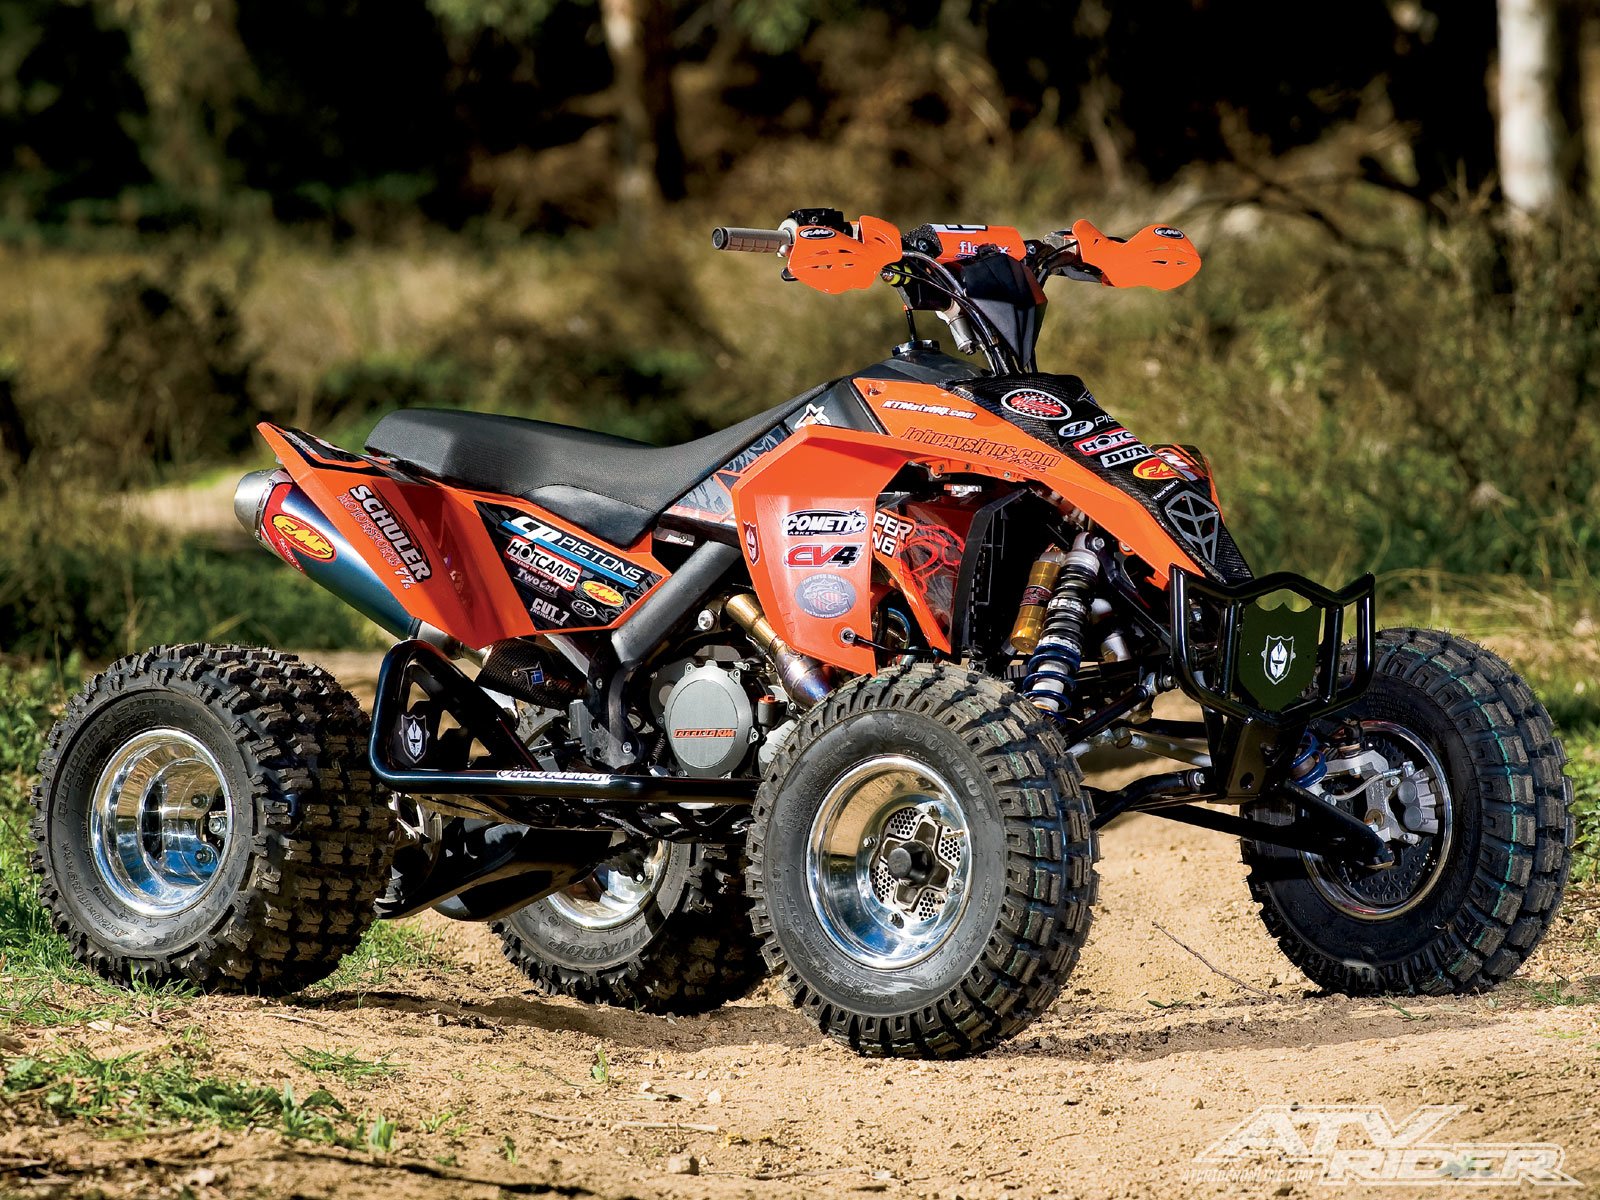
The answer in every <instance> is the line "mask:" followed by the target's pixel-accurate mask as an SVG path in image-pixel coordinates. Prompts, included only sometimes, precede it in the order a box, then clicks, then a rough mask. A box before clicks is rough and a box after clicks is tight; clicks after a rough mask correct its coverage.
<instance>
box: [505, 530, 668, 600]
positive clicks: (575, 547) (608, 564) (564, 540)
mask: <svg viewBox="0 0 1600 1200" xmlns="http://www.w3.org/2000/svg"><path fill="white" fill-rule="evenodd" d="M505 527H506V528H507V529H508V530H510V531H511V532H512V533H514V534H516V535H517V536H518V537H522V538H527V539H528V540H530V541H535V542H539V543H540V544H542V545H544V546H547V547H549V548H550V549H552V550H554V551H556V552H557V553H558V554H561V555H564V556H565V557H567V558H576V559H581V560H582V561H583V563H584V565H585V566H587V567H589V568H590V569H591V570H594V571H598V572H599V573H600V574H602V575H609V576H610V577H611V578H612V579H615V580H616V581H617V582H618V583H621V584H623V585H624V586H626V587H631V588H637V587H647V586H649V584H648V582H647V581H648V580H649V579H650V573H649V572H648V571H646V570H645V569H644V568H643V567H636V566H634V565H633V564H632V563H631V562H629V561H628V560H627V559H625V558H618V557H617V556H616V555H615V554H612V553H610V552H609V551H606V550H603V549H601V548H600V547H599V546H596V545H594V544H593V543H591V542H587V541H585V540H584V539H583V538H581V537H578V536H577V535H576V534H572V533H568V532H567V531H566V530H564V529H557V528H556V527H555V526H554V525H547V524H545V522H543V521H540V520H538V519H537V518H535V517H529V516H521V515H519V516H515V517H512V518H511V519H509V520H508V521H506V522H505Z"/></svg>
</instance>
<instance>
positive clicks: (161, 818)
mask: <svg viewBox="0 0 1600 1200" xmlns="http://www.w3.org/2000/svg"><path fill="white" fill-rule="evenodd" d="M229 798H230V797H229V793H228V785H227V783H226V782H225V781H224V779H223V774H222V768H221V767H220V766H219V765H218V764H217V760H216V757H215V756H214V755H213V754H212V753H211V751H210V750H208V749H207V748H206V747H205V746H203V745H202V744H201V743H200V742H199V740H198V739H196V738H195V737H194V736H193V735H192V734H189V733H185V732H184V731H183V730H181V729H152V730H149V731H147V732H145V733H141V734H139V735H137V736H136V737H133V738H130V739H129V740H128V741H126V742H124V743H123V744H122V745H121V746H120V747H118V748H117V750H116V751H114V752H113V753H112V755H111V758H110V760H109V761H108V762H107V763H106V765H105V767H104V769H103V770H102V771H101V772H100V777H99V779H98V780H97V781H96V782H95V788H94V797H93V800H92V801H91V803H90V807H89V841H90V844H91V846H92V847H93V851H94V865H95V870H96V872H97V873H98V874H99V876H100V878H101V880H102V881H103V882H104V883H105V885H106V886H107V887H108V888H110V889H111V892H112V894H113V895H114V896H115V897H116V898H117V900H118V901H119V902H121V903H122V904H124V905H126V906H127V907H128V908H130V909H132V910H133V911H134V912H137V913H141V914H143V915H145V916H151V917H170V916H174V915H176V914H178V913H181V912H185V911H187V910H188V909H190V908H193V907H194V906H195V905H196V904H198V903H199V902H200V899H201V897H203V896H204V895H205V894H206V892H207V891H208V890H209V889H210V887H211V885H212V883H213V882H214V881H215V879H216V876H217V870H218V868H219V867H220V866H221V865H222V860H223V857H224V856H225V855H226V853H227V850H228V846H229V844H230V843H231V841H232V838H233V806H232V805H231V804H230V803H229Z"/></svg>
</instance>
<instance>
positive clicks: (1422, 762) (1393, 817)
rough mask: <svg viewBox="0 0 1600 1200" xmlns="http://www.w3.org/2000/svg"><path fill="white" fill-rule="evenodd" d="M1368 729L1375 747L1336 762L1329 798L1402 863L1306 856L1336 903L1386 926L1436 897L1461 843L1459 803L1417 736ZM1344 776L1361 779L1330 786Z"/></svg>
mask: <svg viewBox="0 0 1600 1200" xmlns="http://www.w3.org/2000/svg"><path fill="white" fill-rule="evenodd" d="M1361 728H1362V731H1363V734H1364V735H1365V736H1366V737H1367V739H1368V741H1369V743H1370V744H1371V747H1372V748H1371V749H1369V750H1367V751H1365V752H1364V753H1363V754H1361V755H1360V756H1359V757H1358V758H1356V759H1352V760H1350V761H1351V763H1352V764H1355V765H1353V766H1348V767H1346V768H1345V770H1344V771H1343V772H1340V771H1338V770H1335V769H1334V765H1333V764H1330V771H1329V775H1328V778H1327V779H1326V780H1324V785H1323V786H1324V794H1325V795H1326V796H1327V798H1328V799H1329V800H1331V801H1333V802H1334V803H1336V804H1339V805H1340V806H1341V807H1343V808H1344V809H1345V810H1346V811H1352V810H1353V811H1354V813H1355V815H1356V816H1358V817H1360V818H1361V819H1362V820H1363V821H1365V822H1366V824H1368V825H1369V826H1371V827H1372V828H1373V829H1374V830H1375V831H1377V832H1378V834H1379V835H1380V836H1382V837H1383V838H1384V839H1385V840H1386V841H1387V842H1388V843H1389V845H1390V846H1391V847H1393V849H1394V851H1395V859H1394V862H1393V863H1391V864H1388V865H1386V866H1385V867H1384V868H1383V869H1381V870H1373V869H1369V868H1365V867H1359V866H1355V865H1353V864H1350V863H1345V862H1335V861H1331V860H1327V859H1324V858H1322V857H1321V856H1320V855H1315V854H1307V855H1304V856H1303V859H1304V861H1305V864H1306V870H1307V873H1308V875H1309V876H1310V878H1311V882H1312V884H1313V885H1314V886H1315V887H1316V889H1317V891H1318V892H1320V893H1321V894H1322V896H1323V898H1324V899H1325V900H1327V901H1328V903H1330V904H1332V905H1333V906H1334V907H1335V908H1337V909H1339V910H1340V911H1341V912H1344V913H1346V914H1347V915H1349V916H1353V917H1356V918H1358V919H1360V920H1365V921H1385V920H1390V919H1392V918H1394V917H1398V916H1400V915H1402V914H1404V913H1407V912H1409V911H1411V910H1412V909H1414V908H1415V907H1416V906H1417V905H1418V904H1421V903H1422V901H1423V900H1424V899H1426V898H1427V896H1428V895H1429V893H1431V892H1432V890H1433V887H1434V885H1435V884H1436V883H1437V882H1438V880H1439V878H1440V876H1441V874H1442V873H1443V870H1444V866H1445V862H1446V860H1447V859H1448V856H1449V853H1450V849H1451V846H1452V844H1453V843H1454V838H1455V830H1454V820H1453V815H1454V806H1453V804H1452V800H1451V796H1450V786H1449V784H1448V782H1447V781H1446V777H1445V773H1444V768H1443V766H1442V765H1441V764H1440V762H1439V759H1438V757H1437V756H1436V755H1435V754H1434V753H1433V751H1432V750H1431V749H1429V748H1428V747H1427V746H1426V745H1425V744H1424V743H1423V742H1422V741H1421V740H1420V739H1419V738H1418V737H1417V735H1416V734H1414V733H1412V732H1411V731H1410V730H1409V729H1406V728H1404V727H1402V726H1400V725H1395V724H1392V723H1391V722H1388V721H1363V722H1362V723H1361ZM1341 773H1343V774H1352V775H1355V776H1357V777H1358V778H1359V779H1360V782H1359V783H1358V784H1356V785H1355V786H1354V787H1353V788H1343V789H1339V788H1331V787H1328V786H1327V784H1328V782H1329V781H1332V780H1334V779H1335V778H1336V777H1337V776H1338V775H1339V774H1341Z"/></svg>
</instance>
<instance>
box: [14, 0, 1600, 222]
mask: <svg viewBox="0 0 1600 1200" xmlns="http://www.w3.org/2000/svg"><path fill="white" fill-rule="evenodd" d="M1497 120H1498V123H1499V127H1500V130H1499V131H1500V136H1499V139H1498V142H1497V137H1496V123H1497ZM858 125H860V126H865V127H866V128H864V129H862V130H860V131H856V130H855V127H856V126H858ZM1352 126H1361V127H1363V128H1365V129H1367V130H1368V131H1375V130H1378V129H1380V128H1381V129H1382V130H1383V132H1382V134H1381V135H1374V136H1370V137H1368V138H1367V139H1366V140H1365V144H1363V145H1362V146H1361V147H1359V150H1358V152H1357V153H1355V154H1354V155H1353V156H1352V159H1351V162H1350V163H1349V164H1348V165H1349V166H1350V167H1351V168H1352V169H1353V170H1354V171H1355V172H1356V174H1357V175H1358V177H1360V178H1362V179H1364V180H1366V181H1368V182H1370V183H1372V184H1374V185H1376V186H1379V187H1383V188H1388V189H1393V190H1395V191H1397V192H1399V193H1402V194H1404V195H1407V196H1409V197H1412V198H1413V199H1415V200H1416V201H1417V202H1419V203H1423V204H1434V203H1436V202H1437V199H1438V197H1440V196H1441V195H1446V196H1454V197H1460V196H1464V195H1473V194H1476V193H1479V192H1480V191H1484V190H1488V191H1491V192H1494V193H1495V194H1497V195H1498V196H1500V197H1503V198H1504V200H1505V201H1506V202H1508V203H1509V204H1511V205H1514V206H1515V207H1517V208H1519V209H1522V210H1525V211H1528V212H1531V213H1536V214H1541V215H1543V214H1548V213H1550V212H1551V211H1552V210H1554V209H1555V208H1557V207H1558V206H1559V205H1560V204H1561V203H1562V202H1563V200H1564V199H1567V198H1573V197H1587V198H1589V199H1593V198H1595V197H1596V196H1600V191H1597V187H1600V4H1597V3H1594V2H1593V0H1567V2H1565V3H1558V2H1557V0H1500V2H1499V3H1498V4H1496V3H1494V2H1493V0H1433V2H1432V3H1423V2H1420V0H1347V2H1343V3H1339V4H1326V3H1324V4H1310V5H1303V6H1300V7H1298V8H1295V9H1294V10H1292V11H1291V10H1288V9H1285V8H1284V6H1283V5H1282V4H1281V3H1275V2H1271V0H1141V2H1140V3H1137V4H1124V5H1113V4H1111V3H1109V2H1108V0H1079V2H1076V3H1074V2H1072V0H1067V2H1065V3H1049V2H1041V0H920V2H917V0H911V2H903V3H889V4H862V3H851V2H850V0H676V2H673V0H667V2H658V3H650V2H648V0H305V2H302V3H296V4H281V3H273V2H272V0H76V2H62V0H5V2H4V3H0V148H3V149H0V162H4V164H5V165H6V170H5V172H4V177H3V180H0V196H3V211H4V214H5V218H6V220H7V221H8V222H9V223H11V224H12V225H13V226H20V225H26V224H29V223H38V222H44V223H72V224H108V225H117V226H124V227H132V228H140V229H147V230H160V229H171V228H193V227H194V226H195V225H197V224H199V225H201V226H210V227H215V226H217V225H218V224H222V223H226V222H228V221H236V220H241V219H265V218H268V217H270V218H271V219H274V220H277V221H282V222H307V221H322V222H328V223H330V224H331V225H332V227H333V228H334V229H336V230H337V231H338V232H340V233H362V234H372V233H377V232H380V231H381V230H382V227H383V225H384V224H385V223H386V222H388V221H392V220H394V219H396V218H400V217H403V216H410V215H413V214H415V215H418V216H420V217H422V218H423V219H426V220H428V221H432V222H438V223H440V224H443V225H445V226H448V227H451V228H461V227H463V226H464V225H466V224H468V223H469V222H471V221H473V220H474V219H476V218H485V217H492V218H494V219H496V220H498V221H504V222H509V223H510V224H511V225H513V226H514V227H517V228H522V229H530V230H531V229H538V230H542V231H548V230H551V229H552V228H559V227H561V226H564V225H570V224H578V225H596V224H600V223H603V222H605V221H607V220H610V219H613V218H615V217H616V216H617V214H618V211H619V209H621V210H624V211H626V210H628V209H630V208H631V207H634V206H645V205H650V204H654V203H659V202H667V203H672V202H677V201H681V200H683V199H684V198H686V197H695V198H711V197H723V196H729V195H735V196H736V195H737V188H736V186H734V185H735V181H736V180H737V179H738V178H739V177H740V176H741V174H743V172H741V164H742V163H743V162H744V161H745V160H747V159H748V158H749V157H750V156H752V155H755V156H756V157H758V158H764V157H766V154H765V151H768V150H770V149H771V148H772V147H773V146H774V145H777V146H783V145H785V144H789V143H794V142H806V143H828V142H837V141H838V140H839V139H840V138H841V137H845V138H848V139H850V140H852V141H853V142H854V143H856V148H857V151H858V152H857V154H856V155H855V157H854V162H855V164H856V165H857V166H858V168H859V171H860V174H861V175H862V176H863V177H866V176H870V175H876V174H880V173H886V172H892V173H898V174H902V175H904V174H907V173H909V174H910V176H911V177H912V180H911V182H912V183H913V184H914V186H911V187H908V188H907V191H910V192H912V193H913V194H915V195H916V196H917V197H918V198H919V199H920V200H922V202H923V203H934V202H936V201H937V200H938V199H940V198H941V197H940V196H938V195H937V194H935V195H929V194H928V192H927V190H926V189H927V186H928V184H929V182H930V178H929V177H933V178H937V176H938V175H939V173H940V172H959V171H961V170H962V169H963V167H966V168H968V169H982V167H983V165H984V163H983V160H982V153H983V151H984V150H985V149H990V150H1006V149H1014V148H1015V145H1016V143H1017V141H1018V139H1019V138H1026V137H1027V136H1029V135H1030V134H1043V133H1050V134H1054V135H1059V141H1058V146H1059V149H1060V151H1061V157H1060V159H1059V162H1058V164H1057V166H1058V169H1059V170H1060V171H1061V172H1062V173H1063V174H1069V173H1070V174H1073V175H1080V176H1081V175H1082V174H1083V173H1085V172H1088V173H1091V174H1092V175H1093V177H1094V178H1095V180H1096V181H1097V182H1098V183H1099V184H1101V185H1103V186H1104V187H1105V188H1108V189H1113V190H1114V189H1116V188H1119V187H1122V186H1125V185H1127V184H1129V183H1130V182H1153V183H1158V184H1159V183H1162V182H1165V181H1169V180H1171V179H1173V178H1174V177H1176V176H1178V175H1179V174H1180V173H1182V172H1183V171H1185V170H1186V169H1189V168H1191V167H1193V166H1195V165H1196V164H1206V163H1252V162H1256V163H1259V162H1262V161H1270V160H1271V159H1272V158H1273V157H1274V156H1278V155H1282V154H1284V153H1285V152H1286V151H1288V150H1290V149H1292V148H1295V147H1301V146H1305V145H1308V144H1311V143H1315V142H1317V141H1319V140H1321V139H1324V138H1327V137H1330V136H1333V135H1336V134H1337V133H1338V132H1339V131H1341V130H1347V129H1349V128H1350V127H1352ZM929 131H939V133H940V136H938V137H937V138H936V139H932V140H930V139H929V138H928V137H927V136H926V134H927V133H928V132H929ZM935 143H936V145H937V148H934V146H935ZM974 156H976V157H974ZM730 173H731V177H730ZM818 182H819V183H822V182H836V181H832V180H828V181H822V180H819V181H818ZM946 190H947V191H949V190H956V191H959V188H958V187H956V186H955V185H954V181H947V184H946Z"/></svg>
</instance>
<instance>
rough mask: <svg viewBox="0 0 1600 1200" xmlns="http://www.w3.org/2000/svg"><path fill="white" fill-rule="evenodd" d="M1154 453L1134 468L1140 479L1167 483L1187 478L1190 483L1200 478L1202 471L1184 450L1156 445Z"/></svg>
mask: <svg viewBox="0 0 1600 1200" xmlns="http://www.w3.org/2000/svg"><path fill="white" fill-rule="evenodd" d="M1152 453H1153V454H1154V455H1155V457H1153V458H1152V459H1151V460H1150V461H1149V462H1142V463H1140V464H1139V465H1138V466H1137V467H1135V468H1134V469H1133V473H1134V474H1135V475H1136V476H1138V477H1139V478H1140V479H1145V480H1149V481H1150V482H1151V483H1165V482H1166V481H1167V480H1169V479H1186V480H1188V481H1189V482H1190V483H1194V482H1196V481H1197V480H1198V479H1199V478H1200V472H1199V470H1198V469H1197V468H1196V466H1195V465H1194V464H1193V463H1191V462H1190V461H1189V460H1188V459H1187V458H1186V457H1185V456H1184V454H1183V452H1182V451H1181V450H1179V449H1177V448H1176V447H1174V446H1156V447H1153V449H1152Z"/></svg>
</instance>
